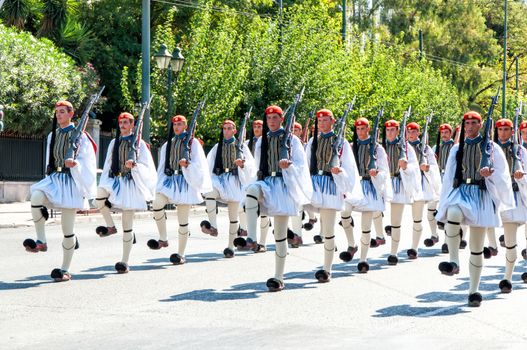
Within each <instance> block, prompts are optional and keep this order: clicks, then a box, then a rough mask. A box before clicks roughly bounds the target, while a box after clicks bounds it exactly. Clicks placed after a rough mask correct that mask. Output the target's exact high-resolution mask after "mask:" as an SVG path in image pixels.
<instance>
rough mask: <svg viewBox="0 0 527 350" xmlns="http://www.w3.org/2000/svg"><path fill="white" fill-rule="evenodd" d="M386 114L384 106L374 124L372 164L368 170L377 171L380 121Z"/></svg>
mask: <svg viewBox="0 0 527 350" xmlns="http://www.w3.org/2000/svg"><path fill="white" fill-rule="evenodd" d="M383 114H384V106H382V107H381V110H380V111H379V112H378V113H377V117H375V123H374V124H373V131H372V136H371V139H370V162H369V163H368V170H375V169H377V157H376V156H375V148H376V147H377V139H378V138H379V121H380V120H381V118H382V116H383Z"/></svg>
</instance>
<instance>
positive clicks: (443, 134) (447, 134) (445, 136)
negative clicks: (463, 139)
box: [441, 129, 452, 141]
mask: <svg viewBox="0 0 527 350" xmlns="http://www.w3.org/2000/svg"><path fill="white" fill-rule="evenodd" d="M451 138H452V132H451V131H450V130H448V129H444V130H441V140H443V141H448V140H450V139H451Z"/></svg>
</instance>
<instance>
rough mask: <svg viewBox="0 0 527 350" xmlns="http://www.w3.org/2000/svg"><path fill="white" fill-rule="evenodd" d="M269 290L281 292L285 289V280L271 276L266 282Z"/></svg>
mask: <svg viewBox="0 0 527 350" xmlns="http://www.w3.org/2000/svg"><path fill="white" fill-rule="evenodd" d="M265 285H266V286H267V289H268V290H269V292H279V291H281V290H283V289H284V282H282V281H280V280H279V279H277V278H269V279H268V280H267V282H266V283H265Z"/></svg>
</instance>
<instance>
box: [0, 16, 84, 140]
mask: <svg viewBox="0 0 527 350" xmlns="http://www.w3.org/2000/svg"><path fill="white" fill-rule="evenodd" d="M0 81H2V89H0V101H2V104H4V106H5V108H6V111H7V113H6V115H8V116H9V118H7V120H6V129H7V130H11V131H15V132H20V133H23V134H28V133H31V134H44V133H46V132H47V131H49V127H50V125H51V124H50V122H51V119H52V117H53V106H54V105H53V103H54V101H57V100H59V99H68V100H70V101H71V102H72V103H73V104H74V105H75V106H79V104H80V103H81V101H82V100H83V99H84V97H85V92H84V91H83V86H82V74H81V73H80V72H79V71H78V70H77V68H75V65H74V62H73V60H72V59H71V58H69V57H68V56H67V55H65V54H64V53H62V52H60V50H58V49H57V48H56V47H55V46H54V45H53V44H52V43H51V42H50V41H49V40H47V39H37V38H35V37H34V36H32V35H31V34H29V33H27V32H18V31H16V30H15V29H12V28H8V27H5V26H4V25H2V24H0Z"/></svg>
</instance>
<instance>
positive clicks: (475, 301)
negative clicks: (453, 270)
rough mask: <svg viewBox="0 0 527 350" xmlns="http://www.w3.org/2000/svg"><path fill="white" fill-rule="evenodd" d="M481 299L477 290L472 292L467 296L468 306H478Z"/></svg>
mask: <svg viewBox="0 0 527 350" xmlns="http://www.w3.org/2000/svg"><path fill="white" fill-rule="evenodd" d="M482 301H483V297H482V296H481V294H479V293H478V292H476V293H472V294H470V295H469V296H468V306H470V307H479V306H480V305H481V302H482Z"/></svg>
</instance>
